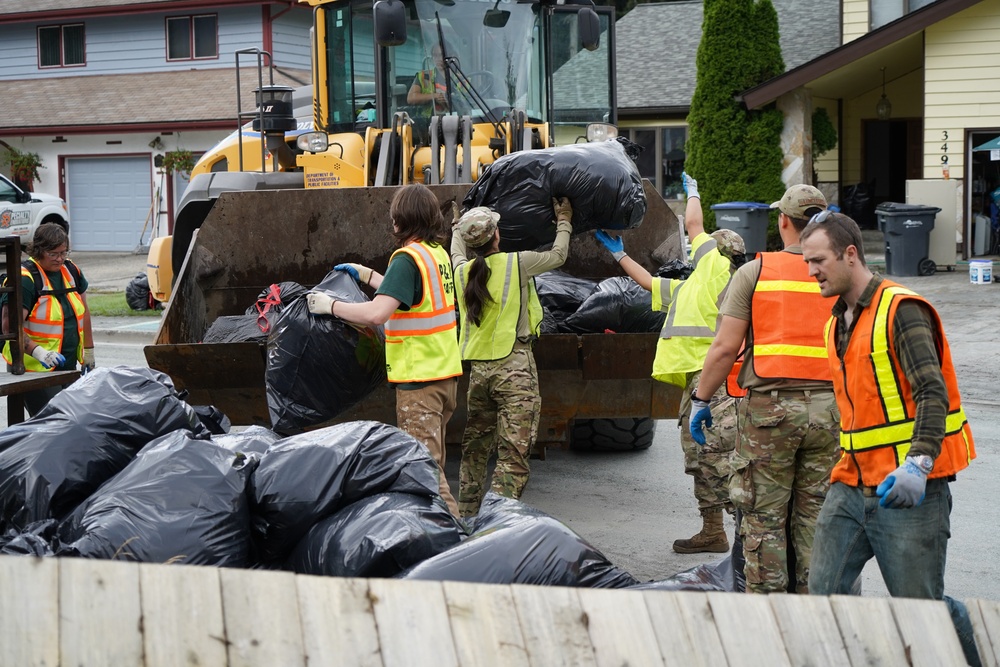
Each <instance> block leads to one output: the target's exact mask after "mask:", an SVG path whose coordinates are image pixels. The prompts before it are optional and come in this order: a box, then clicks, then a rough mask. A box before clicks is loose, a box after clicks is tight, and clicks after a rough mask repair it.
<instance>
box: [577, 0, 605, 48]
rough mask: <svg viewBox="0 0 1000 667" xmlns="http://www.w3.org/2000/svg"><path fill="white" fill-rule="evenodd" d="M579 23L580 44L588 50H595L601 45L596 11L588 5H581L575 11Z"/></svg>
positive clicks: (599, 21)
mask: <svg viewBox="0 0 1000 667" xmlns="http://www.w3.org/2000/svg"><path fill="white" fill-rule="evenodd" d="M576 17H577V23H578V24H579V32H580V46H582V47H583V48H585V49H587V50H588V51H596V50H597V47H599V46H600V45H601V20H600V19H599V18H597V12H595V11H594V10H593V9H592V8H590V7H583V8H582V9H580V11H579V12H577V15H576Z"/></svg>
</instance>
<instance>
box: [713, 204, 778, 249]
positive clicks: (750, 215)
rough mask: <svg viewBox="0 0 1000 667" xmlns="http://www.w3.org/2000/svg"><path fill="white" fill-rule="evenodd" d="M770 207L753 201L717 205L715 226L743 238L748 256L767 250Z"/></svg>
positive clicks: (715, 208)
mask: <svg viewBox="0 0 1000 667" xmlns="http://www.w3.org/2000/svg"><path fill="white" fill-rule="evenodd" d="M770 208H771V207H770V206H768V205H767V204H760V203H757V202H752V201H731V202H726V203H725V204H716V205H715V206H713V207H712V210H713V211H715V224H716V226H717V227H720V228H722V229H731V230H733V231H734V232H736V233H737V234H739V235H740V236H741V237H743V245H745V246H746V248H747V255H748V256H750V255H753V254H754V253H758V252H764V251H765V250H767V224H768V220H769V217H770V216H769V212H770Z"/></svg>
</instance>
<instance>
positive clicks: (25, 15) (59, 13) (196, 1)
mask: <svg viewBox="0 0 1000 667" xmlns="http://www.w3.org/2000/svg"><path fill="white" fill-rule="evenodd" d="M270 1H271V0H211V2H210V3H208V2H205V1H204V0H161V1H160V2H155V1H154V2H140V3H121V4H117V5H105V6H99V7H97V6H95V7H73V8H66V9H51V10H47V11H22V12H16V13H13V12H11V13H0V24H5V23H30V22H39V21H61V22H66V21H70V20H74V19H83V18H94V17H98V16H125V15H130V14H150V13H153V12H165V11H171V12H173V11H206V10H211V9H215V8H219V7H229V6H235V5H239V6H246V5H250V4H254V5H263V4H268V3H269V2H270Z"/></svg>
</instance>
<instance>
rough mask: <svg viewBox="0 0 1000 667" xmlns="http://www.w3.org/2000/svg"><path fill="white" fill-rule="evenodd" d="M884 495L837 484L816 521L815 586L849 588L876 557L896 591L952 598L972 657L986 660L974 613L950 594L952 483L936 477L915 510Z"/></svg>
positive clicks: (824, 591) (826, 591) (815, 589)
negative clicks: (886, 503) (895, 505)
mask: <svg viewBox="0 0 1000 667" xmlns="http://www.w3.org/2000/svg"><path fill="white" fill-rule="evenodd" d="M879 500H880V499H879V498H878V497H876V496H874V494H872V495H871V496H869V495H866V494H865V493H864V492H863V491H862V489H860V488H858V487H854V486H848V485H847V484H843V483H841V482H836V483H834V484H831V485H830V490H829V491H828V492H827V494H826V500H825V501H824V503H823V508H822V509H821V510H820V513H819V519H818V520H817V522H816V537H815V539H814V541H813V551H812V564H811V568H810V570H809V592H810V593H812V594H813V595H847V594H849V593H850V592H851V586H852V585H853V583H854V581H855V579H857V578H858V577H859V576H860V575H861V570H862V568H864V566H865V563H867V562H868V561H869V560H871V559H872V557H874V558H875V561H876V562H877V563H878V567H879V570H880V571H881V572H882V579H883V580H884V581H885V586H886V588H887V589H888V590H889V594H890V595H892V596H893V597H905V598H923V599H931V600H942V599H943V600H945V602H946V603H947V605H948V611H949V613H950V614H951V617H952V622H953V623H954V624H955V629H956V631H957V632H958V638H959V640H960V642H961V643H962V649H963V650H964V651H965V655H966V659H967V660H968V661H969V664H978V654H977V653H976V650H975V640H974V638H973V635H972V625H971V623H970V621H969V615H968V611H967V610H966V609H965V605H963V604H962V603H961V602H958V601H957V600H953V599H951V598H947V597H946V596H945V594H944V566H945V559H946V557H947V554H948V538H949V537H951V518H950V517H951V489H950V488H949V487H948V482H947V481H946V480H944V479H932V480H928V482H927V491H926V496H925V497H924V500H923V502H922V503H920V505H918V506H917V507H911V508H910V509H903V510H894V509H886V508H885V507H880V506H879V504H878V503H879ZM973 656H975V659H974V660H973V659H972V658H973Z"/></svg>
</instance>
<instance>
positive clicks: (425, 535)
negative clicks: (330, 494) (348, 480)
mask: <svg viewBox="0 0 1000 667" xmlns="http://www.w3.org/2000/svg"><path fill="white" fill-rule="evenodd" d="M463 535H464V531H463V529H462V526H461V524H459V522H458V520H457V519H456V518H455V517H454V516H453V515H452V513H451V512H450V511H449V510H448V506H447V505H446V504H445V503H444V501H443V500H441V498H440V496H438V497H436V498H429V497H427V496H416V495H413V494H412V493H378V494H375V495H373V496H369V497H367V498H362V499H361V500H358V501H355V502H354V503H352V504H350V505H348V506H347V507H345V508H344V509H342V510H340V511H338V512H337V513H336V514H334V515H333V516H330V517H328V518H326V519H323V520H322V521H320V522H319V523H317V524H316V525H315V526H313V527H312V529H311V530H310V531H309V533H308V534H307V535H306V536H305V537H304V538H303V539H302V541H301V542H299V545H298V546H297V547H296V548H295V551H294V552H293V553H292V555H291V557H290V558H289V559H288V562H287V563H285V569H288V570H293V571H295V572H298V573H299V574H319V575H326V576H331V577H383V578H384V577H392V576H395V575H397V574H399V573H400V572H402V571H403V570H405V569H406V568H408V567H410V566H412V565H416V564H417V563H419V562H421V561H423V560H426V559H428V558H430V557H431V556H436V555H438V554H439V553H441V552H443V551H446V550H447V549H449V548H451V547H453V546H455V545H456V544H458V543H459V542H460V541H461V540H462V537H463Z"/></svg>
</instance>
